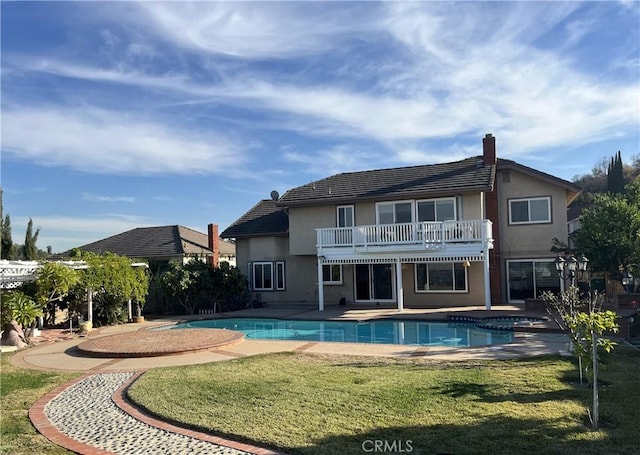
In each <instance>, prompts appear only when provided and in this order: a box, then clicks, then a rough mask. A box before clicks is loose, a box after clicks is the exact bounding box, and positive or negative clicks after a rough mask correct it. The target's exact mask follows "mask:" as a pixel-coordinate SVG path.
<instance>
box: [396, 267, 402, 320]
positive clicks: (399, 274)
mask: <svg viewBox="0 0 640 455" xmlns="http://www.w3.org/2000/svg"><path fill="white" fill-rule="evenodd" d="M396 283H397V288H398V290H397V294H398V312H402V311H403V310H404V288H403V287H402V262H401V261H400V258H398V259H397V260H396Z"/></svg>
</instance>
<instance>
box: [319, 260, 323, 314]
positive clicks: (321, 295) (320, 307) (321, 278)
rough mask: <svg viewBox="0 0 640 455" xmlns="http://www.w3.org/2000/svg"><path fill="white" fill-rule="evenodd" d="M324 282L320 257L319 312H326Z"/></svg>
mask: <svg viewBox="0 0 640 455" xmlns="http://www.w3.org/2000/svg"><path fill="white" fill-rule="evenodd" d="M322 282H323V277H322V258H321V257H320V256H318V311H324V287H323V285H322Z"/></svg>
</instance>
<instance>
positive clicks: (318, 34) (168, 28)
mask: <svg viewBox="0 0 640 455" xmlns="http://www.w3.org/2000/svg"><path fill="white" fill-rule="evenodd" d="M138 6H139V7H140V8H141V9H142V10H143V11H145V12H146V13H147V14H148V17H149V18H150V19H151V27H150V30H151V31H153V32H154V33H155V34H156V36H158V37H159V38H160V39H163V40H167V41H169V42H171V43H173V44H178V45H179V46H182V47H186V48H188V49H190V50H196V51H199V52H204V53H213V54H225V55H230V56H235V57H241V58H248V59H260V60H263V59H270V58H290V57H295V56H302V55H315V54H317V53H320V52H324V51H327V50H329V49H332V48H333V47H334V45H335V44H336V41H339V40H341V39H343V37H344V35H345V34H346V35H351V34H354V33H357V32H358V31H362V30H363V29H365V28H367V27H368V25H367V22H368V20H367V19H368V17H371V15H370V13H368V10H371V9H376V8H377V7H376V5H373V4H368V5H365V6H363V5H358V4H353V5H345V4H341V5H331V4H326V3H325V4H319V3H315V2H283V3H273V2H269V3H263V4H261V5H260V6H259V7H257V6H258V5H256V4H255V3H251V2H247V3H245V2H215V3H214V2H180V3H158V2H142V3H140V4H139V5H138ZM134 17H135V18H136V20H138V21H142V19H141V18H140V14H138V15H136V16H134ZM130 20H131V19H130ZM139 23H140V22H139ZM142 25H143V26H147V27H149V25H150V24H149V23H148V22H147V21H144V22H142Z"/></svg>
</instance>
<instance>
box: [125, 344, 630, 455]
mask: <svg viewBox="0 0 640 455" xmlns="http://www.w3.org/2000/svg"><path fill="white" fill-rule="evenodd" d="M601 377H602V380H603V386H602V388H601V393H600V401H601V421H602V423H603V427H604V429H602V430H600V431H598V432H594V431H591V430H589V428H588V417H587V412H586V408H587V407H588V406H589V404H590V402H589V399H590V396H591V395H590V389H587V388H581V387H579V386H578V385H577V378H578V375H577V370H576V367H575V365H574V364H573V363H572V361H570V360H565V359H560V358H556V357H553V358H538V359H529V360H521V361H473V362H464V363H444V362H437V363H436V362H427V361H420V360H416V361H411V360H391V359H370V358H355V357H330V356H324V357H322V356H312V355H305V354H291V353H286V354H274V355H264V356H257V357H248V358H243V359H237V360H233V361H229V362H222V363H215V364H207V365H195V366H189V367H179V368H163V369H156V370H152V371H149V372H148V373H146V374H145V375H144V376H143V377H142V378H141V379H140V380H138V381H137V382H136V383H135V384H134V385H133V387H132V388H131V389H130V390H129V396H130V398H131V399H132V400H133V401H134V402H136V403H137V404H139V405H142V406H144V407H145V408H147V409H148V410H149V411H150V412H152V413H154V414H156V415H158V416H161V417H163V418H166V419H169V420H172V421H174V422H182V423H183V424H185V425H187V426H191V427H195V428H198V429H201V430H205V431H209V432H212V433H216V434H223V435H229V436H233V437H237V438H239V439H241V440H244V441H248V442H254V443H257V444H262V445H267V446H269V447H272V448H278V449H280V450H283V451H285V452H287V453H292V454H305V455H306V454H341V453H345V454H348V453H366V452H365V451H364V450H363V444H364V449H369V450H368V451H369V452H372V453H373V450H371V449H373V448H374V445H373V444H375V441H376V440H378V441H387V444H391V448H394V446H393V444H395V449H396V452H395V453H402V450H404V453H407V452H411V453H413V454H433V453H440V452H446V453H455V454H456V455H460V454H467V453H469V454H477V453H491V454H515V453H537V454H563V455H567V454H574V453H580V454H602V453H607V454H632V453H640V438H639V437H638V435H639V434H640V433H639V432H638V425H640V393H638V382H637V381H638V378H639V377H640V352H639V351H637V350H634V349H631V348H625V347H622V346H620V347H618V348H616V351H614V353H613V354H612V355H611V356H609V357H608V359H607V365H606V367H605V369H604V370H603V371H602V372H601ZM388 447H389V446H388ZM401 449H402V450H401ZM409 449H411V450H409ZM387 453H390V452H387Z"/></svg>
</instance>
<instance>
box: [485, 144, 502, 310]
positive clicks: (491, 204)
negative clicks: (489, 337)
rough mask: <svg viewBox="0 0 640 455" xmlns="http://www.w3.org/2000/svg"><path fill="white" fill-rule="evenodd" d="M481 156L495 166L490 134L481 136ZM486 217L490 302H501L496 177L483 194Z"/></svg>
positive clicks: (496, 160) (486, 164)
mask: <svg viewBox="0 0 640 455" xmlns="http://www.w3.org/2000/svg"><path fill="white" fill-rule="evenodd" d="M482 157H483V161H484V165H485V166H492V165H493V166H495V165H496V164H497V162H498V159H497V156H496V138H495V137H493V135H492V134H486V135H485V136H484V138H482ZM485 198H486V199H485V202H486V208H485V210H486V217H487V218H488V219H490V220H491V222H492V223H493V226H492V230H493V238H494V243H493V249H491V250H489V278H490V283H491V285H490V287H491V304H492V305H499V304H500V303H502V284H501V283H502V281H501V277H502V270H501V264H502V259H501V256H502V255H501V253H500V219H499V216H498V215H499V203H498V179H497V177H496V178H495V180H494V181H493V190H492V191H488V192H487V193H486V194H485Z"/></svg>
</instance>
